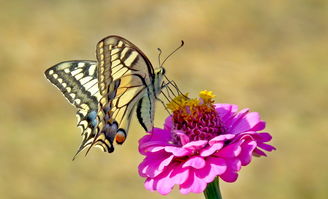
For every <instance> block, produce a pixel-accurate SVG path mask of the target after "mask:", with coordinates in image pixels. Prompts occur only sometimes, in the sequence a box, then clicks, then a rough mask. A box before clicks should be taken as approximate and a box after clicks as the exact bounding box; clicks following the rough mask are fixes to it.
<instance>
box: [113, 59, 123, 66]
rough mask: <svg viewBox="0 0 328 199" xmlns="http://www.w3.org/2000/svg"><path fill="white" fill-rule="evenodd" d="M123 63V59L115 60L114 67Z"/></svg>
mask: <svg viewBox="0 0 328 199" xmlns="http://www.w3.org/2000/svg"><path fill="white" fill-rule="evenodd" d="M120 63H121V60H115V61H113V62H112V67H115V66H117V65H119V64H120Z"/></svg>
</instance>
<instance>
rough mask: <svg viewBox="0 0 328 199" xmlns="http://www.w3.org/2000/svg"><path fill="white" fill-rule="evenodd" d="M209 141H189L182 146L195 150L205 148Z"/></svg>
mask: <svg viewBox="0 0 328 199" xmlns="http://www.w3.org/2000/svg"><path fill="white" fill-rule="evenodd" d="M207 142H208V141H207V140H197V141H192V142H189V143H187V144H185V145H183V146H182V147H183V148H185V149H189V150H192V151H195V150H198V149H201V148H203V147H204V146H205V145H206V144H207Z"/></svg>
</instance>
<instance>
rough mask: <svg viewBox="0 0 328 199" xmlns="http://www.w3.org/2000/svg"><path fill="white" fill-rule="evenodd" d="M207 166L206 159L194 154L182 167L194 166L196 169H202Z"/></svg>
mask: <svg viewBox="0 0 328 199" xmlns="http://www.w3.org/2000/svg"><path fill="white" fill-rule="evenodd" d="M204 166H205V160H204V159H203V158H202V157H199V156H194V157H191V158H189V159H188V160H187V161H186V162H185V163H184V164H183V165H182V168H185V167H193V168H195V169H201V168H203V167H204Z"/></svg>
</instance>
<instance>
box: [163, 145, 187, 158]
mask: <svg viewBox="0 0 328 199" xmlns="http://www.w3.org/2000/svg"><path fill="white" fill-rule="evenodd" d="M165 151H166V152H168V153H172V154H173V155H174V156H176V157H182V156H186V155H190V154H191V153H192V152H191V151H190V150H187V149H185V148H182V147H175V146H166V147H165Z"/></svg>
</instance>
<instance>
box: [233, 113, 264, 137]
mask: <svg viewBox="0 0 328 199" xmlns="http://www.w3.org/2000/svg"><path fill="white" fill-rule="evenodd" d="M264 128H265V122H264V121H262V120H260V115H259V113H257V112H251V113H249V112H248V109H244V111H240V112H239V113H238V115H237V116H236V118H235V119H234V123H233V125H232V127H231V131H230V133H233V134H238V133H242V132H245V131H250V130H252V131H260V130H263V129H264Z"/></svg>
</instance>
